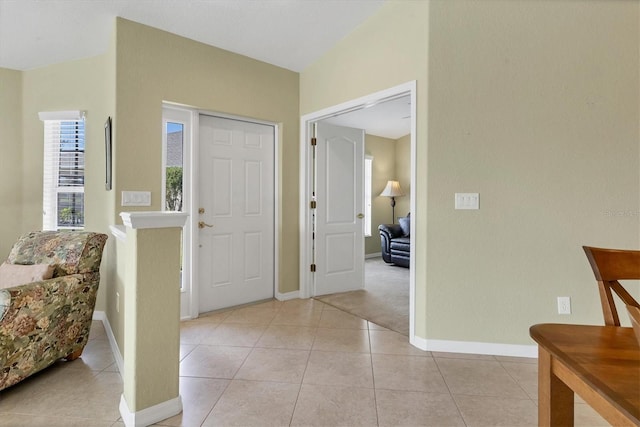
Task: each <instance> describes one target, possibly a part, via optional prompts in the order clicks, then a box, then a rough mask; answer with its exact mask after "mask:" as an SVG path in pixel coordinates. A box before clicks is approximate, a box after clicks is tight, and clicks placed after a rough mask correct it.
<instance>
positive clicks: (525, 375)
mask: <svg viewBox="0 0 640 427" xmlns="http://www.w3.org/2000/svg"><path fill="white" fill-rule="evenodd" d="M500 364H501V365H502V367H503V368H504V369H505V370H506V371H507V372H508V373H509V375H511V377H512V378H513V379H514V380H516V381H517V382H519V383H525V382H526V383H536V384H537V382H538V365H534V364H532V363H516V362H500Z"/></svg>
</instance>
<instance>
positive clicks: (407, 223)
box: [398, 216, 411, 237]
mask: <svg viewBox="0 0 640 427" xmlns="http://www.w3.org/2000/svg"><path fill="white" fill-rule="evenodd" d="M398 222H399V223H400V228H402V236H403V237H409V236H411V217H410V216H406V217H402V218H398Z"/></svg>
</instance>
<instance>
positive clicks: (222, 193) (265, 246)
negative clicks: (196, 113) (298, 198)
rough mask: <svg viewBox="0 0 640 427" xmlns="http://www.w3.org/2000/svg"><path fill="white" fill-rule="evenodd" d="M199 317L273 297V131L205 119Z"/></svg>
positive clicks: (202, 118)
mask: <svg viewBox="0 0 640 427" xmlns="http://www.w3.org/2000/svg"><path fill="white" fill-rule="evenodd" d="M199 129H200V137H199V139H200V154H199V173H198V176H199V178H198V179H199V204H200V206H199V211H198V213H194V215H196V217H197V221H198V223H199V228H198V240H199V242H198V245H199V254H198V257H199V258H198V282H199V285H198V286H199V287H198V290H199V294H198V295H199V297H198V300H199V303H198V305H199V312H200V313H203V312H207V311H212V310H217V309H220V308H225V307H231V306H235V305H239V304H245V303H248V302H253V301H259V300H262V299H267V298H272V297H273V294H274V259H275V258H274V257H275V256H274V253H275V248H274V207H275V206H274V203H275V202H274V162H275V159H274V153H275V146H274V142H275V135H274V127H273V126H269V125H264V124H258V123H249V122H245V121H240V120H232V119H226V118H220V117H213V116H207V115H201V116H200V125H199Z"/></svg>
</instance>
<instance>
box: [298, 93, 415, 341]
mask: <svg viewBox="0 0 640 427" xmlns="http://www.w3.org/2000/svg"><path fill="white" fill-rule="evenodd" d="M402 97H407V98H408V99H410V117H409V120H410V149H409V151H410V157H411V160H410V182H411V184H410V187H411V188H410V202H409V209H408V210H409V212H411V213H412V216H413V212H414V211H415V205H416V201H415V199H416V197H415V194H416V192H415V188H416V185H415V181H416V178H415V176H416V165H415V159H416V82H415V81H413V82H408V83H405V84H402V85H399V86H396V87H392V88H389V89H387V90H383V91H380V92H376V93H373V94H370V95H367V96H364V97H361V98H358V99H355V100H352V101H349V102H346V103H343V104H339V105H335V106H333V107H329V108H326V109H324V110H321V111H317V112H314V113H310V114H307V115H305V116H303V117H302V118H301V150H300V194H301V199H300V225H301V233H300V251H301V253H300V297H302V298H309V297H314V296H316V295H315V293H316V282H317V280H318V278H317V277H316V275H317V274H318V273H317V270H318V268H317V267H316V269H314V268H313V267H311V268H310V266H312V265H313V264H314V263H315V259H316V254H315V250H316V245H315V243H314V237H315V235H316V232H317V230H316V227H317V226H318V224H316V218H315V217H316V213H315V211H314V209H310V202H311V201H315V199H314V197H315V196H316V194H314V190H315V181H314V180H315V179H317V174H318V171H317V170H315V168H314V165H315V159H314V154H315V152H314V148H313V146H312V145H311V144H310V143H309V141H310V140H311V137H312V136H313V135H314V132H315V128H316V124H317V123H318V122H322V121H327V120H328V119H329V120H331V121H333V119H332V118H339V117H340V116H341V115H345V114H346V113H353V112H363V113H364V112H366V110H367V109H368V108H370V107H373V106H376V105H380V104H382V103H385V102H390V101H393V100H397V99H399V98H402ZM407 213H408V212H404V213H403V214H402V215H406V214H407ZM320 226H321V225H320ZM372 231H373V233H372V234H374V235H377V230H372ZM414 240H415V239H411V242H410V253H411V255H410V262H409V313H408V319H409V325H408V326H409V340H410V341H411V340H412V337H413V336H414V331H415V256H414V254H415V241H414ZM363 255H364V254H363ZM362 262H363V263H364V256H363V257H362ZM389 267H390V268H395V267H393V266H389ZM313 270H316V271H313Z"/></svg>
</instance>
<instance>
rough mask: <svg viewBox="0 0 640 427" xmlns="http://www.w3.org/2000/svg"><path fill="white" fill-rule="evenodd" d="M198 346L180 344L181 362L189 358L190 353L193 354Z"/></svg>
mask: <svg viewBox="0 0 640 427" xmlns="http://www.w3.org/2000/svg"><path fill="white" fill-rule="evenodd" d="M196 347H197V345H194V344H180V360H182V359H184V358H185V357H187V355H188V354H189V353H191V352H192V351H193V350H194V349H195V348H196Z"/></svg>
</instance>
